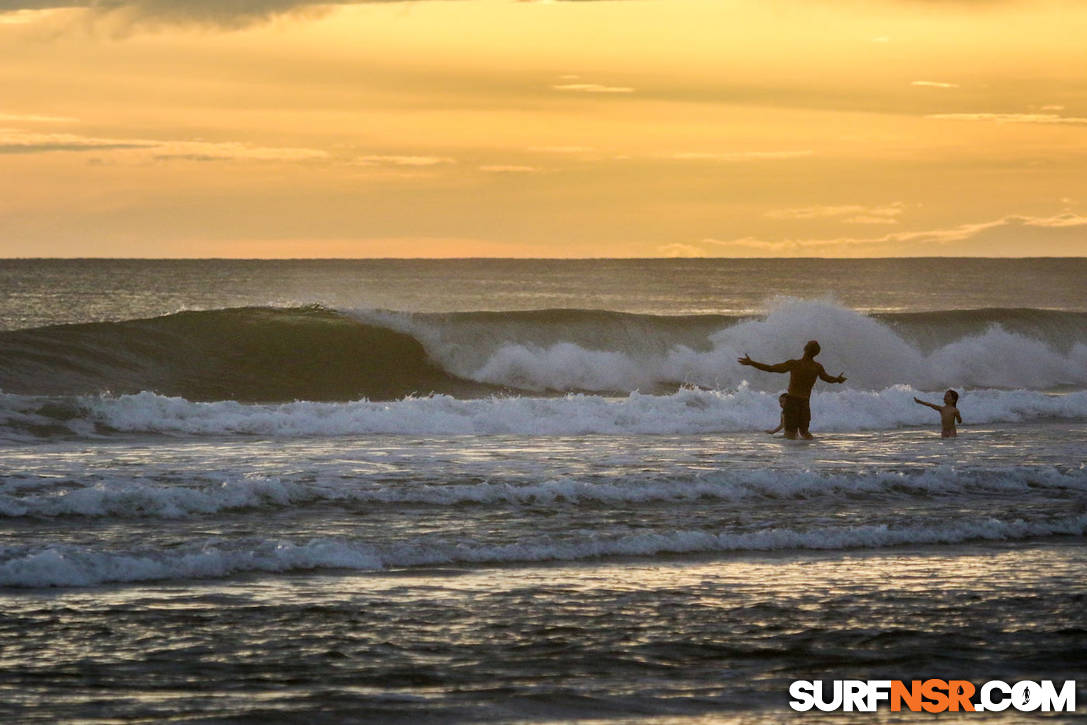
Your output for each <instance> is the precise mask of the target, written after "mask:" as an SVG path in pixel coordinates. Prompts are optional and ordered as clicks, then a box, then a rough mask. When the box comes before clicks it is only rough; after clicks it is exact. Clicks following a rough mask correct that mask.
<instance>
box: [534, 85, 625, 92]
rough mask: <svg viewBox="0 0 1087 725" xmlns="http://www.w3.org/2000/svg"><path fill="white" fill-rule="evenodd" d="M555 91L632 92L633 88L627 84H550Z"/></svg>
mask: <svg viewBox="0 0 1087 725" xmlns="http://www.w3.org/2000/svg"><path fill="white" fill-rule="evenodd" d="M551 87H552V88H553V89H555V90H556V91H568V92H571V91H572V92H574V93H633V92H634V89H633V88H630V87H628V86H602V85H600V84H598V83H563V84H560V85H557V86H551Z"/></svg>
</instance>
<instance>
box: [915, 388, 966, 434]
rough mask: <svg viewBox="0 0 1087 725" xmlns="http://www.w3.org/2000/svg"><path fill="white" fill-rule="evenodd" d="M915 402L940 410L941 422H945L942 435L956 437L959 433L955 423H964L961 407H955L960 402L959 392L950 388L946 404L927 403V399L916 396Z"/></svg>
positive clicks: (945, 396) (945, 395)
mask: <svg viewBox="0 0 1087 725" xmlns="http://www.w3.org/2000/svg"><path fill="white" fill-rule="evenodd" d="M913 402H915V403H920V404H921V405H927V406H928V407H930V408H932V409H933V410H935V411H937V412H939V414H940V422H941V423H942V424H943V430H942V431H941V433H940V435H942V436H943V437H944V438H954V437H955V436H957V435H958V432H957V431H956V430H955V423H956V422H959V423H962V416H961V415H959V409H958V408H956V407H955V404H956V403H958V402H959V394H958V393H956V392H955V391H954V390H948V391H947V392H946V393H944V404H943V405H936V404H935V403H926V402H925V401H923V400H921V399H919V398H914V399H913Z"/></svg>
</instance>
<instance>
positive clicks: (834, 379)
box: [819, 365, 846, 383]
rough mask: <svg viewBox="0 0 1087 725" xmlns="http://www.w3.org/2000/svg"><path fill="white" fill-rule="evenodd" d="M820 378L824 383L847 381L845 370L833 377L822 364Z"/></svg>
mask: <svg viewBox="0 0 1087 725" xmlns="http://www.w3.org/2000/svg"><path fill="white" fill-rule="evenodd" d="M819 379H820V380H822V381H823V382H824V383H844V382H845V381H846V377H845V373H844V372H843V373H842V374H841V375H838V376H836V377H831V376H830V375H827V371H826V370H824V369H823V366H822V365H820V366H819Z"/></svg>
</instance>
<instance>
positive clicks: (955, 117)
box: [925, 113, 1087, 125]
mask: <svg viewBox="0 0 1087 725" xmlns="http://www.w3.org/2000/svg"><path fill="white" fill-rule="evenodd" d="M925 118H935V119H939V120H943V121H994V122H996V123H1068V124H1075V125H1081V124H1087V118H1077V117H1075V116H1059V115H1057V114H1056V113H932V114H929V115H927V116H925Z"/></svg>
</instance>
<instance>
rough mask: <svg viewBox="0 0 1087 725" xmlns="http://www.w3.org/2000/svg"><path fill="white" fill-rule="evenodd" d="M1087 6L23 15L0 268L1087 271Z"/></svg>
mask: <svg viewBox="0 0 1087 725" xmlns="http://www.w3.org/2000/svg"><path fill="white" fill-rule="evenodd" d="M1085 37H1087V3H1083V2H1080V1H1078V0H1075V1H1074V0H550V1H544V0H540V1H536V2H531V1H525V0H431V1H426V0H415V1H406V0H402V1H398V0H378V1H370V2H350V1H348V0H341V1H340V2H336V3H333V4H324V3H314V2H306V1H305V0H298V1H296V0H189V1H186V2H182V1H180V0H0V257H277V258H282V257H673V256H692V257H698V256H709V257H797V256H799V257H888V256H959V255H962V256H1016V257H1018V256H1084V255H1087V42H1084V38H1085Z"/></svg>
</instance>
